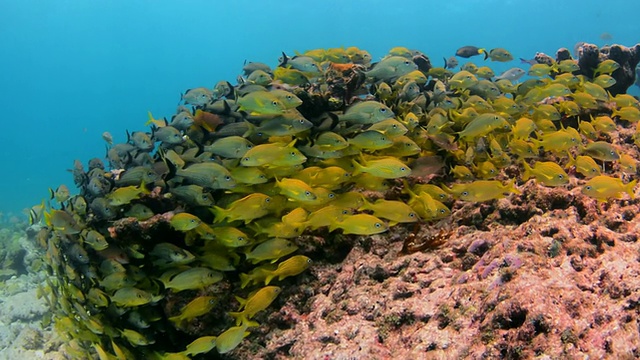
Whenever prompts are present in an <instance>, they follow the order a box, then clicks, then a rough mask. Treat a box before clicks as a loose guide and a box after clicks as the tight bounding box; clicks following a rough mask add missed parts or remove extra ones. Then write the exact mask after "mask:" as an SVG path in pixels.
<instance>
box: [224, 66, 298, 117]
mask: <svg viewBox="0 0 640 360" xmlns="http://www.w3.org/2000/svg"><path fill="white" fill-rule="evenodd" d="M280 69H282V68H280ZM236 104H237V105H238V106H239V108H238V109H239V110H240V111H245V112H247V113H249V114H251V115H280V114H282V113H283V112H284V111H285V110H286V108H285V106H284V104H282V102H281V101H280V99H278V97H277V96H276V95H274V94H271V93H270V92H268V91H254V92H250V93H248V94H246V95H244V96H243V97H241V98H239V99H238V100H237V101H236Z"/></svg>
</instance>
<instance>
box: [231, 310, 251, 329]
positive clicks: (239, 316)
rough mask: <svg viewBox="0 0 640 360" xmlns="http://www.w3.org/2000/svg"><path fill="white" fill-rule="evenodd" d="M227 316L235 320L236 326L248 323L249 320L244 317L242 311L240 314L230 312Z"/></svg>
mask: <svg viewBox="0 0 640 360" xmlns="http://www.w3.org/2000/svg"><path fill="white" fill-rule="evenodd" d="M229 315H230V316H231V317H233V318H235V319H236V326H238V325H240V324H242V323H246V322H247V321H249V319H247V318H246V316H245V315H244V311H241V312H233V311H231V312H229Z"/></svg>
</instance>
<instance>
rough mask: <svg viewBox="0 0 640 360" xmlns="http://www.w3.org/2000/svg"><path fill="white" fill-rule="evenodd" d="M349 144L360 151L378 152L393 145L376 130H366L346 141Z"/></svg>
mask: <svg viewBox="0 0 640 360" xmlns="http://www.w3.org/2000/svg"><path fill="white" fill-rule="evenodd" d="M348 142H349V144H350V145H352V146H355V147H356V148H358V149H361V150H369V151H373V150H380V149H385V148H388V147H390V146H392V145H393V141H392V140H391V139H389V138H388V137H387V136H386V135H385V134H383V133H381V132H380V131H377V130H366V131H363V132H361V133H359V134H358V135H356V136H354V137H353V138H351V139H349V140H348Z"/></svg>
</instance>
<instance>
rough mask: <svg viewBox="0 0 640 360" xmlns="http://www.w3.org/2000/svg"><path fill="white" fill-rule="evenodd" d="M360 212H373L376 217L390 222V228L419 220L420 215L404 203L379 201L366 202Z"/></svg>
mask: <svg viewBox="0 0 640 360" xmlns="http://www.w3.org/2000/svg"><path fill="white" fill-rule="evenodd" d="M359 210H360V211H362V210H370V211H373V215H374V216H377V217H381V218H383V219H387V220H389V226H395V225H396V224H398V223H410V222H416V221H418V220H419V217H418V214H416V213H415V211H413V209H412V208H411V207H410V206H409V205H407V204H405V203H403V202H402V201H395V200H384V199H378V200H376V202H375V203H370V202H365V204H364V205H363V206H361V207H360V209H359Z"/></svg>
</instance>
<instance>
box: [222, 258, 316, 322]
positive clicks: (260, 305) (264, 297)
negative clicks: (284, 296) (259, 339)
mask: <svg viewBox="0 0 640 360" xmlns="http://www.w3.org/2000/svg"><path fill="white" fill-rule="evenodd" d="M307 259H308V258H307ZM281 292H282V289H281V288H280V287H278V286H265V287H263V288H261V289H259V290H258V291H256V292H255V293H254V294H253V295H251V296H250V297H249V298H247V299H246V300H245V299H243V298H240V297H238V296H236V299H237V300H238V302H239V303H240V310H242V311H241V312H230V313H229V315H231V316H232V317H234V318H235V319H236V325H240V324H242V325H244V326H258V323H256V322H254V321H250V319H251V318H252V317H254V316H255V315H256V314H257V313H259V312H260V311H262V310H265V309H266V308H268V307H269V305H271V303H272V302H273V301H274V300H275V299H276V297H278V295H279V294H280V293H281Z"/></svg>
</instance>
